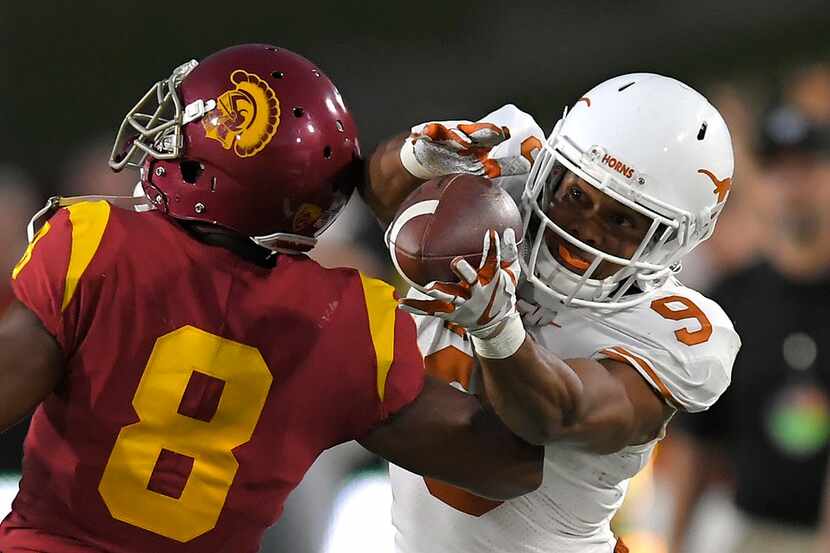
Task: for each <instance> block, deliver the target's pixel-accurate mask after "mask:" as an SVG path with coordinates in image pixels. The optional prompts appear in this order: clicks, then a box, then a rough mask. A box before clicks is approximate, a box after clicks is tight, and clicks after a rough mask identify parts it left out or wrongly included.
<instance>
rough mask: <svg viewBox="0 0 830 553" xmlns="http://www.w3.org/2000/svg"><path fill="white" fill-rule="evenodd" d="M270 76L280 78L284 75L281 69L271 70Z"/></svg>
mask: <svg viewBox="0 0 830 553" xmlns="http://www.w3.org/2000/svg"><path fill="white" fill-rule="evenodd" d="M271 76H272V77H274V78H275V79H282V78H283V77H285V73H283V72H282V71H272V72H271Z"/></svg>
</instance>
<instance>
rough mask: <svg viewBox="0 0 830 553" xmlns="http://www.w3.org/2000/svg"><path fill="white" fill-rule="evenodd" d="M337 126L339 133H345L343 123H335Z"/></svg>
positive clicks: (338, 121) (339, 121)
mask: <svg viewBox="0 0 830 553" xmlns="http://www.w3.org/2000/svg"><path fill="white" fill-rule="evenodd" d="M335 126H336V127H337V130H338V131H340V132H343V121H341V120H340V119H338V120H337V122H335Z"/></svg>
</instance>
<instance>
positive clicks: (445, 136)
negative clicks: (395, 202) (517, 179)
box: [401, 122, 531, 180]
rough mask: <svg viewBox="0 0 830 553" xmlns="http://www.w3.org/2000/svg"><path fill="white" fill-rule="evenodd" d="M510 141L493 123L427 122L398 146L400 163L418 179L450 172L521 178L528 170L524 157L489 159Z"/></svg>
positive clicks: (504, 130)
mask: <svg viewBox="0 0 830 553" xmlns="http://www.w3.org/2000/svg"><path fill="white" fill-rule="evenodd" d="M509 138H510V129H508V128H507V127H498V126H496V125H494V124H492V123H486V122H479V123H457V124H453V123H449V122H447V123H439V122H436V123H427V124H426V125H425V126H424V127H423V129H421V131H420V132H416V133H412V134H411V135H410V136H409V138H407V139H406V140H405V141H404V144H403V146H402V147H401V162H402V163H403V165H404V167H405V168H406V170H407V171H409V172H410V173H411V174H412V175H414V176H416V177H418V178H421V179H425V180H426V179H431V178H435V177H440V176H443V175H449V174H451V173H469V174H473V175H480V176H485V177H489V178H496V177H501V176H508V175H521V174H524V173H527V172H529V171H530V166H531V163H530V161H529V160H528V159H527V158H526V157H524V156H515V157H505V158H498V159H491V158H490V157H489V156H490V151H491V150H492V149H493V148H494V147H495V146H498V145H499V144H501V143H502V142H504V141H505V140H508V139H509Z"/></svg>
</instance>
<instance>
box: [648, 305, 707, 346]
mask: <svg viewBox="0 0 830 553" xmlns="http://www.w3.org/2000/svg"><path fill="white" fill-rule="evenodd" d="M671 303H675V304H677V303H679V304H681V305H682V306H683V307H681V308H679V309H674V308H672V307H669V304H671ZM651 308H652V309H653V310H655V311H657V313H659V314H660V316H661V317H663V318H664V319H671V320H672V321H682V320H685V319H697V322H698V324H699V325H700V328H698V329H697V330H690V329H688V328H681V329H678V330H675V331H674V335H675V336H676V337H677V341H678V342H681V343H683V344H686V345H687V346H695V345H697V344H702V343H703V342H705V341H707V340H708V339H709V338H710V337H711V336H712V323H710V322H709V319H708V318H707V317H706V314H705V313H704V312H703V311H702V310H701V309H700V307H698V306H697V305H695V304H694V302H692V300H690V299H688V298H684V297H683V296H668V297H665V298H660V299H657V300H654V301H653V302H651Z"/></svg>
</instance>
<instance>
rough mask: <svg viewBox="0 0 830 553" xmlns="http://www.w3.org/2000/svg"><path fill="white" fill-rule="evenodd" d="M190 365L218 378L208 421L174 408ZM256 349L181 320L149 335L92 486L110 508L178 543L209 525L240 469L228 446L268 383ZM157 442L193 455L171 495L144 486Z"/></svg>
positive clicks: (245, 431) (237, 441)
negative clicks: (125, 417) (130, 414)
mask: <svg viewBox="0 0 830 553" xmlns="http://www.w3.org/2000/svg"><path fill="white" fill-rule="evenodd" d="M193 371H199V372H201V373H204V374H206V375H209V376H212V377H214V378H218V379H220V380H222V381H224V387H223V389H222V395H221V398H220V399H219V404H218V406H217V408H216V412H215V414H214V415H213V417H212V418H211V420H210V421H209V422H205V421H202V420H199V419H195V418H191V417H188V416H186V415H182V414H180V413H179V412H178V410H179V404H180V403H181V401H182V398H183V396H184V393H185V390H186V388H187V384H188V382H189V381H190V378H191V375H192V373H193ZM271 381H272V376H271V371H270V370H269V369H268V365H267V364H266V363H265V360H264V359H263V358H262V355H261V354H260V353H259V351H258V350H257V349H256V348H253V347H250V346H246V345H244V344H240V343H238V342H234V341H232V340H228V339H225V338H221V337H219V336H216V335H213V334H210V333H208V332H204V331H202V330H199V329H198V328H194V327H192V326H184V327H182V328H180V329H178V330H175V331H173V332H170V333H169V334H165V335H164V336H162V337H161V338H159V339H158V340H157V341H156V344H155V347H154V348H153V352H152V353H151V354H150V360H149V361H148V362H147V366H146V367H145V369H144V373H143V374H142V376H141V382H139V384H138V389H137V390H136V393H135V396H134V397H133V407H134V408H135V411H136V413H137V414H138V417H139V422H137V423H135V424H131V425H128V426H125V427H124V428H122V429H121V432H120V433H119V434H118V440H116V442H115V447H114V448H113V450H112V453H111V455H110V458H109V460H108V461H107V466H106V468H105V469H104V475H103V477H102V478H101V482H100V484H99V486H98V491H99V492H100V494H101V497H102V498H103V499H104V503H106V505H107V508H108V509H109V511H110V514H111V515H112V516H113V517H114V518H116V519H118V520H121V521H123V522H127V523H129V524H132V525H133V526H138V527H140V528H144V529H145V530H149V531H151V532H155V533H156V534H160V535H162V536H166V537H168V538H172V539H174V540H177V541H180V542H186V541H190V540H192V539H193V538H196V537H198V536H200V535H202V534H204V533H205V532H207V531H209V530H211V529H212V528H213V527H214V526H216V521H217V520H218V518H219V513H221V511H222V508H223V507H224V505H225V499H226V497H227V495H228V490H229V489H230V487H231V484H232V483H233V480H234V477H235V476H236V471H237V469H238V468H239V463H237V461H236V458H235V457H234V455H233V451H232V450H233V448H235V447H238V446H240V445H242V444H244V443H246V442H247V441H249V440H250V439H251V434H253V431H254V427H255V426H256V424H257V421H258V420H259V417H260V414H261V413H262V409H263V407H264V406H265V400H266V398H267V396H268V392H269V389H270V387H271ZM162 449H166V450H168V451H172V452H175V453H178V454H180V455H186V456H188V457H192V458H193V468H192V470H191V472H190V476H189V477H188V479H187V482H186V483H185V485H184V489H183V490H182V493H181V496H180V497H179V498H178V499H177V498H173V497H169V496H167V495H164V494H161V493H156V492H154V491H151V490H149V489H147V486H148V484H149V482H150V477H151V476H152V473H153V469H154V468H155V466H156V462H157V461H158V459H159V455H161V453H162Z"/></svg>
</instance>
